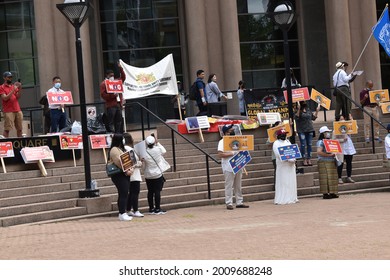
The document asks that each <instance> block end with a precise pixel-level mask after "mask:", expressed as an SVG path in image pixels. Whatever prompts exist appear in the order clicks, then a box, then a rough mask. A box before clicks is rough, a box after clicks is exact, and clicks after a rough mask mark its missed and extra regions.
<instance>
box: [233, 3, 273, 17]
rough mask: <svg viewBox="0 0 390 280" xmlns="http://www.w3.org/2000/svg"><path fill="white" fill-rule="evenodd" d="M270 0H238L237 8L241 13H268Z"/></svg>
mask: <svg viewBox="0 0 390 280" xmlns="http://www.w3.org/2000/svg"><path fill="white" fill-rule="evenodd" d="M268 2H269V0H237V10H238V13H240V14H247V13H266V12H267V7H268Z"/></svg>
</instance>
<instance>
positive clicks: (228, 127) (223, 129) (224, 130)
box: [222, 124, 233, 134]
mask: <svg viewBox="0 0 390 280" xmlns="http://www.w3.org/2000/svg"><path fill="white" fill-rule="evenodd" d="M232 127H233V125H232V124H225V125H224V126H223V127H222V133H223V134H225V133H226V131H228V130H229V129H231V128H232Z"/></svg>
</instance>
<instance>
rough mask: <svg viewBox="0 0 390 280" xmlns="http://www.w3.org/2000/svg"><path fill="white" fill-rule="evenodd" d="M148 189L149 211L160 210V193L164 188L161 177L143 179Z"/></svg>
mask: <svg viewBox="0 0 390 280" xmlns="http://www.w3.org/2000/svg"><path fill="white" fill-rule="evenodd" d="M145 181H146V186H147V187H148V204H149V211H151V210H153V209H160V204H161V191H162V189H163V186H164V180H163V176H161V177H160V178H157V179H145Z"/></svg>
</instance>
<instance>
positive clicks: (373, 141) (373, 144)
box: [370, 117, 375, 154]
mask: <svg viewBox="0 0 390 280" xmlns="http://www.w3.org/2000/svg"><path fill="white" fill-rule="evenodd" d="M370 120H371V140H372V153H373V154H375V139H374V119H373V118H372V117H371V118H370Z"/></svg>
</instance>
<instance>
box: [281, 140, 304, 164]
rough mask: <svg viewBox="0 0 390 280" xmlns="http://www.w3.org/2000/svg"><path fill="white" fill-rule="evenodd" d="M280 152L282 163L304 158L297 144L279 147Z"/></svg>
mask: <svg viewBox="0 0 390 280" xmlns="http://www.w3.org/2000/svg"><path fill="white" fill-rule="evenodd" d="M278 151H279V156H280V159H281V160H282V161H285V160H289V159H296V158H301V157H302V155H301V152H300V151H299V148H298V145H297V144H292V145H287V146H282V147H279V148H278Z"/></svg>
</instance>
